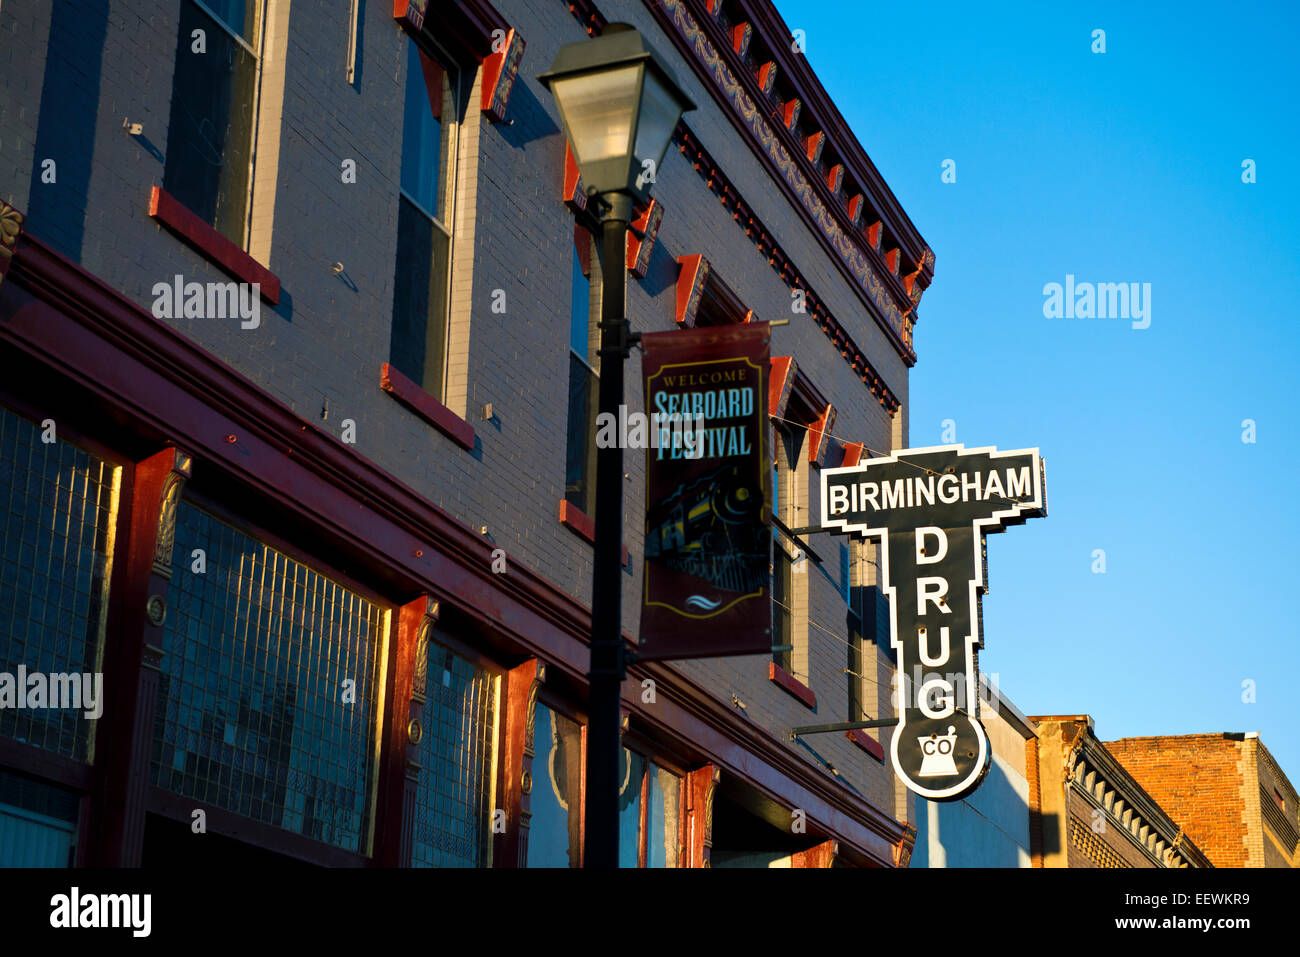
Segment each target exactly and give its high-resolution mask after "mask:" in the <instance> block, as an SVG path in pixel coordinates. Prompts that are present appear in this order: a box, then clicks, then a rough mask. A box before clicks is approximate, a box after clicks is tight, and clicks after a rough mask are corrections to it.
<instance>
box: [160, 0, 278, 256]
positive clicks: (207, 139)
mask: <svg viewBox="0 0 1300 957" xmlns="http://www.w3.org/2000/svg"><path fill="white" fill-rule="evenodd" d="M260 7H261V3H259V2H257V0H206V2H203V3H200V2H199V0H182V3H181V15H180V30H179V34H178V37H177V41H176V68H175V72H174V74H173V76H172V104H171V116H170V118H169V120H168V124H167V162H166V166H165V168H164V170H163V189H165V190H166V191H167V192H168V193H170V194H171V195H172V196H174V197H175V198H176V199H177V200H178V201H179V202H181V203H182V204H184V205H185V206H186V207H188V208H189V209H190V210H191V211H192V212H194V213H195V214H196V215H198V216H199V217H200V218H201V219H202V220H203V221H204V222H206V223H209V224H210V225H211V226H213V227H214V228H215V229H216V230H217V231H218V232H220V233H221V234H222V235H224V236H225V237H226V238H227V239H229V240H230V241H231V242H233V243H235V244H236V245H238V246H240V247H241V248H242V247H243V246H244V245H245V239H246V231H247V225H248V209H249V192H250V189H251V185H252V180H251V177H252V163H253V135H254V127H255V124H256V116H257V75H258V56H259V49H260V46H259V45H260V43H261V36H260V35H261V32H262V31H261V24H260V23H259V22H258V10H259V8H260ZM196 31H198V32H197V33H196Z"/></svg>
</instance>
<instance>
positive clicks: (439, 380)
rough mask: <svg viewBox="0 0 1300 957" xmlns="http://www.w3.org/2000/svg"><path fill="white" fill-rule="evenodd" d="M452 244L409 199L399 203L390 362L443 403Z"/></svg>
mask: <svg viewBox="0 0 1300 957" xmlns="http://www.w3.org/2000/svg"><path fill="white" fill-rule="evenodd" d="M450 258H451V239H450V237H449V236H448V235H447V234H446V233H445V232H443V231H442V230H441V229H440V228H439V227H438V226H437V225H436V224H435V223H433V222H432V221H431V220H430V219H429V217H428V216H425V215H424V214H423V213H422V212H420V210H419V209H417V208H416V206H415V204H414V203H412V202H411V201H410V200H408V199H407V198H406V197H405V196H403V197H401V199H400V200H399V202H398V212H397V275H396V277H395V282H394V287H393V332H392V341H391V343H390V358H389V361H390V362H391V363H392V364H393V365H394V366H396V367H397V370H398V371H399V372H401V373H402V374H403V375H405V376H407V377H408V378H409V379H411V380H412V381H413V382H414V383H415V384H416V385H418V386H420V388H422V389H424V391H425V392H428V393H429V394H430V395H432V396H435V397H437V398H439V399H440V398H442V389H443V372H444V368H445V366H444V363H445V361H446V353H447V275H448V266H449V265H450Z"/></svg>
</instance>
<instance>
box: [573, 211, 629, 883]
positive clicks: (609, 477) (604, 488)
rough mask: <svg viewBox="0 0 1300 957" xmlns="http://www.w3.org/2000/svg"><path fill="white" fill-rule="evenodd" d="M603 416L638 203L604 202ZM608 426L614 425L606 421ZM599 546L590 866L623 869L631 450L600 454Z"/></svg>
mask: <svg viewBox="0 0 1300 957" xmlns="http://www.w3.org/2000/svg"><path fill="white" fill-rule="evenodd" d="M600 199H601V201H602V202H603V204H604V205H603V206H602V208H601V216H600V220H601V234H600V276H601V293H600V349H599V351H598V352H597V355H598V356H599V357H600V384H599V394H600V398H599V403H598V404H599V412H600V414H601V415H605V414H609V415H612V416H614V418H615V420H617V418H618V409H619V406H620V405H622V403H623V362H624V360H626V359H627V357H628V354H629V352H630V348H631V344H632V336H631V334H630V327H629V324H628V321H627V314H626V311H625V309H624V298H625V289H626V283H627V270H626V268H625V260H626V257H627V227H628V223H630V222H631V220H632V197H631V196H629V195H628V194H626V193H606V194H604V195H602V196H601V197H600ZM605 421H608V420H605ZM595 524H596V543H595V550H594V563H595V569H594V573H593V574H592V594H591V672H590V674H589V676H588V679H589V681H590V696H591V697H590V708H591V716H590V723H589V725H588V727H587V780H586V797H587V802H586V817H587V820H586V844H585V846H584V850H583V863H584V866H585V867H594V868H612V867H618V799H619V784H620V783H621V782H620V781H619V774H618V766H619V758H620V757H621V752H622V745H621V741H620V733H619V732H620V728H621V726H622V707H621V697H622V687H623V679H624V678H625V677H626V676H627V657H626V654H625V648H624V645H623V614H622V609H623V601H622V598H623V449H622V447H621V443H618V442H615V443H613V444H612V445H610V447H608V448H599V447H598V448H597V449H596V515H595Z"/></svg>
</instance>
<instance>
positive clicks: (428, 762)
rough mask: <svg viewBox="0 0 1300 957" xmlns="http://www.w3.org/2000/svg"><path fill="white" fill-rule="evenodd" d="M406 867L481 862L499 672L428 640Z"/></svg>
mask: <svg viewBox="0 0 1300 957" xmlns="http://www.w3.org/2000/svg"><path fill="white" fill-rule="evenodd" d="M424 692H425V698H426V704H425V708H424V723H425V729H424V736H423V737H422V738H421V739H420V756H419V758H418V760H419V763H420V765H421V770H420V777H419V781H418V782H417V784H416V812H415V815H416V816H415V841H414V846H413V849H412V855H411V857H412V859H411V864H412V866H413V867H487V866H490V864H491V851H490V847H491V831H492V828H491V824H492V811H493V803H494V797H495V781H496V775H495V773H494V771H495V769H496V742H497V715H498V705H497V699H498V695H499V692H500V678H498V677H497V676H496V675H493V674H491V673H490V672H488V671H486V670H484V669H482V668H479V667H477V666H476V665H474V664H472V663H470V662H469V661H466V660H465V659H464V658H461V657H460V656H459V655H457V654H455V653H453V652H452V651H450V650H449V649H447V648H444V647H442V646H441V645H438V644H435V643H433V642H430V643H429V666H428V679H427V681H426V683H425V687H424Z"/></svg>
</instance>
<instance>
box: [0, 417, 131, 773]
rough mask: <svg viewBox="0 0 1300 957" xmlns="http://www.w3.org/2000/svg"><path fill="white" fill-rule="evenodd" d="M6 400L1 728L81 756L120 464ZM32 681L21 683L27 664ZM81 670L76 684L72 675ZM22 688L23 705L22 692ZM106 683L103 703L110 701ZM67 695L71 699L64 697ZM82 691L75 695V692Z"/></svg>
mask: <svg viewBox="0 0 1300 957" xmlns="http://www.w3.org/2000/svg"><path fill="white" fill-rule="evenodd" d="M42 433H43V430H42V429H41V427H39V426H37V425H35V424H33V423H31V422H28V421H27V420H26V419H23V418H20V417H19V416H16V415H14V414H13V413H12V412H9V411H8V410H7V409H4V408H0V691H3V692H4V693H5V696H6V697H8V696H9V695H11V694H12V695H13V696H14V699H13V701H12V702H6V704H7V705H12V706H6V707H0V735H3V736H4V737H7V738H12V739H14V740H15V741H20V742H22V743H24V744H30V745H32V746H34V747H37V748H45V749H47V750H49V751H53V752H55V753H56V754H61V755H63V756H65V757H69V758H72V759H74V760H77V761H91V760H93V756H94V726H95V721H94V720H93V719H87V718H86V717H85V712H86V711H88V710H93V709H91V707H90V705H89V703H88V702H87V701H86V700H84V699H81V696H82V695H84V692H85V691H86V683H85V680H84V678H83V676H84V675H87V674H90V675H91V676H92V677H91V686H90V689H89V690H90V693H91V695H92V696H93V695H94V693H95V692H94V679H93V674H94V673H95V672H100V671H102V670H103V669H102V667H101V666H100V664H99V658H100V654H101V649H102V647H103V640H104V632H105V627H106V615H107V612H108V591H109V578H110V572H111V569H112V564H113V532H114V527H115V525H116V521H117V502H118V487H119V476H120V472H121V470H120V469H119V468H118V467H117V466H114V465H111V464H109V463H107V462H104V461H102V460H100V459H98V458H96V457H95V456H93V455H91V454H90V453H89V452H84V451H82V450H81V449H79V448H77V447H76V446H75V445H70V444H69V443H67V442H64V441H62V440H57V439H56V440H55V441H53V442H45V441H42V438H43V435H42ZM20 667H21V668H23V669H24V672H23V673H24V674H25V675H26V678H25V679H24V680H23V685H25V687H19V686H18V685H19V668H20ZM37 673H39V674H41V675H42V676H44V678H43V680H44V683H45V686H46V688H45V693H46V699H45V704H50V703H53V699H52V698H51V697H50V696H49V695H50V690H51V688H52V685H51V683H50V681H49V676H50V675H58V676H59V678H58V687H57V690H58V693H59V697H60V699H61V701H60V703H73V702H76V701H77V700H78V699H81V700H80V703H81V705H82V707H80V708H74V707H56V708H50V707H37V708H33V707H28V706H27V705H28V704H29V703H30V702H31V700H32V699H31V697H30V692H31V691H33V690H34V688H35V686H34V685H33V684H32V682H31V681H30V678H31V677H32V676H33V675H34V674H37ZM73 678H76V679H77V680H76V687H75V688H74V687H73V683H72V679H73ZM19 694H22V696H23V702H22V706H18V700H17V696H18V695H19ZM103 694H104V691H103V687H102V681H101V683H100V696H99V698H98V700H97V702H96V704H97V706H98V707H99V708H100V709H102V708H103V706H104V699H103ZM65 695H66V697H64V696H65ZM74 695H75V696H76V697H74Z"/></svg>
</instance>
